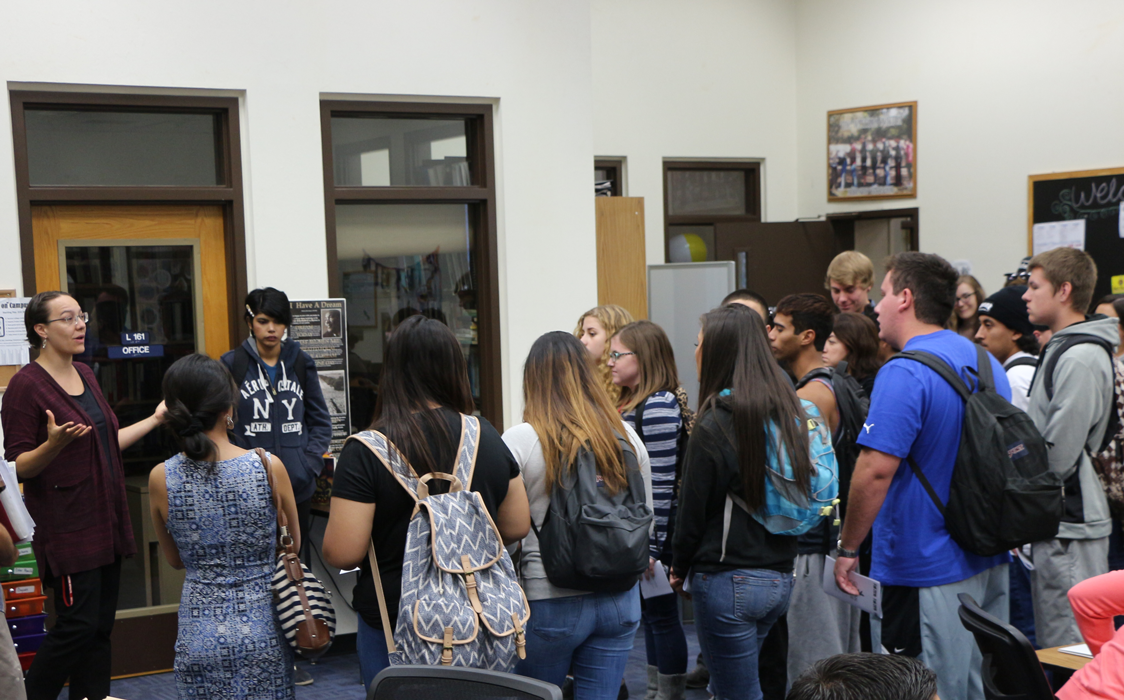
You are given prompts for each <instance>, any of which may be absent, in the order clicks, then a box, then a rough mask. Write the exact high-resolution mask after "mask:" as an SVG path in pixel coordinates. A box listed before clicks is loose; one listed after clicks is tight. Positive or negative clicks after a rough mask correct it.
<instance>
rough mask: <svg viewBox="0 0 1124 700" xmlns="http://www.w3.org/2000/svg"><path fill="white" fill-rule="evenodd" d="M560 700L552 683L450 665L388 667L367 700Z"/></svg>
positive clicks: (557, 691) (560, 695)
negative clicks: (505, 699) (493, 699)
mask: <svg viewBox="0 0 1124 700" xmlns="http://www.w3.org/2000/svg"><path fill="white" fill-rule="evenodd" d="M492 698H509V699H510V700H562V689H561V688H559V687H558V686H556V685H554V684H552V683H544V682H543V681H539V680H535V679H533V678H525V677H523V676H517V675H515V674H514V673H501V672H499V671H485V670H483V669H479V668H460V667H452V666H391V667H389V668H385V669H383V670H382V671H380V672H379V675H377V676H375V680H374V681H372V682H371V688H370V689H369V690H368V691H367V700H491V699H492Z"/></svg>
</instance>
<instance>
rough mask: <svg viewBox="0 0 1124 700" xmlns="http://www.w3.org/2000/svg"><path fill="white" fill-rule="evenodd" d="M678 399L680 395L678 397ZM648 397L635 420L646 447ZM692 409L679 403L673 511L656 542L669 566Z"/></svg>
mask: <svg viewBox="0 0 1124 700" xmlns="http://www.w3.org/2000/svg"><path fill="white" fill-rule="evenodd" d="M676 399H677V400H678V397H676ZM647 400H648V399H644V401H641V402H640V403H638V404H636V416H635V418H634V419H633V421H634V422H635V423H636V436H637V437H639V438H640V442H642V443H644V447H645V449H647V447H648V441H647V440H645V439H644V430H643V429H642V428H641V426H643V425H644V404H645V403H646V402H647ZM690 410H691V409H690V408H689V407H687V406H685V405H684V404H683V403H680V404H679V415H680V423H679V434H678V435H676V437H675V485H674V486H673V487H672V489H671V512H670V513H668V516H667V536H666V537H664V539H663V541H662V542H656V546H657V547H658V548H659V551H660V556H659V560H660V561H661V562H663V563H664V564H667V565H668V566H671V543H672V541H673V540H674V539H675V514H676V510H677V505H678V503H679V484H680V483H682V482H683V458H684V457H686V456H687V441H688V440H689V439H690V437H691V428H690V422H692V421H690V418H691V416H689V415H688V411H690Z"/></svg>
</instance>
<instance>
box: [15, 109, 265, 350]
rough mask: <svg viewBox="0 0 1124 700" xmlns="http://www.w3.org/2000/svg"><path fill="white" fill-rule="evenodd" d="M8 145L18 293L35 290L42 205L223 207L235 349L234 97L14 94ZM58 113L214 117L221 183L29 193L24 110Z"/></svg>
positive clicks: (240, 240)
mask: <svg viewBox="0 0 1124 700" xmlns="http://www.w3.org/2000/svg"><path fill="white" fill-rule="evenodd" d="M9 97H10V102H11V109H12V142H13V149H14V155H15V167H16V203H17V207H18V211H19V232H20V261H21V265H22V267H21V269H22V273H23V293H24V295H26V296H31V295H33V294H35V293H37V292H40V291H46V290H42V289H39V286H38V282H37V280H36V277H35V235H34V233H33V231H32V225H31V208H32V206H33V205H39V204H60V205H61V204H75V203H95V202H96V203H103V204H160V203H167V204H218V205H221V206H222V207H223V216H224V228H225V242H226V265H227V274H226V279H227V297H228V301H229V304H230V309H229V312H228V313H229V327H230V339H231V342H232V343H239V342H241V341H242V340H243V339H244V338H245V337H246V334H247V329H246V324H244V323H242V316H241V314H238V313H236V312H235V310H236V309H237V308H239V307H240V305H241V301H242V299H244V298H245V297H246V293H247V292H248V291H249V289H248V279H247V274H246V223H245V222H246V216H245V205H244V202H243V189H242V146H241V136H240V133H239V113H238V99H237V98H233V97H182V96H165V95H124V94H105V93H85V92H45V91H38V90H12V91H11V93H10V96H9ZM28 108H31V109H62V110H74V111H102V112H105V111H112V112H172V113H181V114H182V113H195V114H213V115H216V116H217V117H218V118H219V120H220V128H219V130H218V131H219V134H218V142H217V144H216V148H217V153H216V155H217V156H218V161H219V171H218V174H219V176H220V180H221V181H222V184H220V185H216V186H212V187H174V186H133V187H110V186H62V187H55V186H32V185H31V183H30V181H29V179H30V170H29V164H28V152H27V125H26V121H25V119H24V111H25V110H26V109H28Z"/></svg>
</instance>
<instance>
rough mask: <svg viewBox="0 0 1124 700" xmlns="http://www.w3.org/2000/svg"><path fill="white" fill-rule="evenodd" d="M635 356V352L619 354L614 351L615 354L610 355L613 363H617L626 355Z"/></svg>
mask: <svg viewBox="0 0 1124 700" xmlns="http://www.w3.org/2000/svg"><path fill="white" fill-rule="evenodd" d="M635 354H636V353H634V352H617V351H615V350H614V351H613V352H611V353H609V359H610V360H612V361H613V362H617V361H618V360H620V359H621V358H622V357H624V356H625V355H635Z"/></svg>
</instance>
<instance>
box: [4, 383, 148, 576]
mask: <svg viewBox="0 0 1124 700" xmlns="http://www.w3.org/2000/svg"><path fill="white" fill-rule="evenodd" d="M74 366H75V368H76V369H77V370H78V372H79V373H80V374H81V375H82V378H83V379H85V380H86V384H88V385H89V387H90V389H91V391H92V392H93V394H94V396H95V397H96V398H97V402H98V405H99V406H100V407H101V410H102V413H103V414H105V420H106V427H107V428H108V433H109V443H110V444H109V453H110V455H111V458H112V464H106V461H105V454H104V451H103V450H102V449H101V445H100V438H99V437H98V432H97V431H96V430H91V431H90V432H89V434H87V435H86V436H85V437H82V438H78V439H76V440H74V441H73V442H71V443H70V444H69V445H67V446H66V447H64V448H63V449H62V451H61V452H59V454H58V456H57V457H55V459H54V460H53V461H52V462H51V463H50V464H48V465H47V467H46V468H45V469H43V471H42V472H40V473H39V475H38V476H36V477H34V478H31V479H27V480H26V481H24V485H23V493H24V501H25V503H26V504H27V510H28V512H29V513H31V517H32V518H33V519H34V520H35V539H34V540H33V542H32V547H33V548H34V550H35V556H36V558H37V559H38V560H39V565H40V568H41V569H42V568H44V565H46V567H47V571H46V572H45V573H44V572H40V573H42V574H43V578H45V579H49V578H50V577H52V576H64V575H67V574H74V573H79V572H81V571H89V570H91V569H96V568H98V567H100V566H105V565H106V564H111V563H113V560H114V559H115V558H116V557H124V556H131V555H133V554H135V553H136V544H135V543H134V541H133V528H132V525H131V522H130V519H129V509H128V505H127V503H126V500H125V475H124V467H123V466H122V464H121V447H120V445H119V444H118V442H117V431H118V423H117V417H116V416H115V415H114V414H113V410H112V409H111V408H110V407H109V404H108V403H106V401H105V398H104V397H103V396H102V393H101V388H100V387H99V386H98V383H97V380H96V379H94V373H93V371H92V370H91V369H90V368H89V367H88V366H86V365H84V364H82V363H80V362H75V363H74ZM48 409H50V411H51V412H52V413H54V415H55V422H56V423H57V424H58V425H62V424H63V423H66V422H69V421H74V422H76V423H82V424H84V425H93V422H92V421H91V420H90V417H89V416H87V415H86V412H85V411H83V410H82V408H81V407H80V406H79V405H78V402H77V401H75V400H74V399H73V398H72V397H71V396H70V395H68V394H67V393H66V392H65V391H64V390H63V388H62V387H61V386H59V385H58V383H57V382H55V380H54V379H53V378H51V375H50V374H48V373H47V370H45V369H43V368H42V367H41V366H40V365H39V364H38V363H36V362H32V363H30V364H28V365H25V366H24V367H23V369H21V370H20V371H19V372H17V373H16V375H15V376H14V377H12V379H11V381H10V382H9V383H8V389H7V391H6V392H5V393H4V402H3V404H2V405H0V423H2V425H3V429H4V458H5V459H7V460H8V461H9V462H12V463H15V461H16V458H17V457H19V456H20V455H21V454H23V453H25V452H28V451H30V450H34V449H35V448H37V447H39V445H41V444H43V443H44V442H46V440H47V414H46V411H47V410H48Z"/></svg>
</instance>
